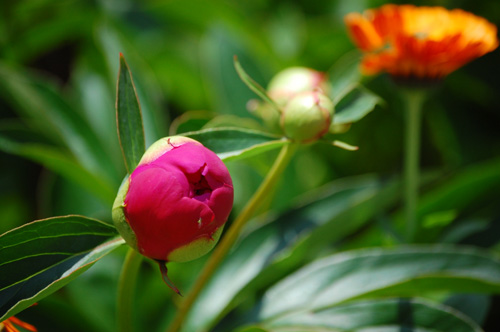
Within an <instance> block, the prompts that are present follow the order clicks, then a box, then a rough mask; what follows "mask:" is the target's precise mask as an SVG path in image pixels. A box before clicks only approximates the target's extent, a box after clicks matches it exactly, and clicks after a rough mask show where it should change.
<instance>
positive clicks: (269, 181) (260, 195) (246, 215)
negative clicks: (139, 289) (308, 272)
mask: <svg viewBox="0 0 500 332" xmlns="http://www.w3.org/2000/svg"><path fill="white" fill-rule="evenodd" d="M296 148H297V145H296V144H293V143H289V144H286V145H285V146H283V148H282V149H281V151H280V154H279V155H278V157H277V158H276V160H275V162H274V164H273V166H272V167H271V169H270V170H269V173H268V174H267V176H266V178H265V179H264V181H263V182H262V183H261V185H260V186H259V188H258V189H257V191H256V192H255V193H254V195H253V196H252V198H251V199H250V201H248V203H247V205H246V206H245V207H244V208H243V210H242V211H241V213H240V215H239V216H238V217H237V218H236V219H235V220H234V222H233V224H232V225H231V227H230V228H229V229H228V230H227V233H226V234H225V235H224V237H223V238H222V239H221V241H220V243H219V244H218V245H217V247H216V248H215V249H214V252H213V254H212V255H211V256H210V258H209V259H208V261H207V263H206V264H205V267H204V268H203V270H202V271H201V274H200V276H199V277H198V279H197V280H196V282H195V284H194V286H193V288H192V289H191V290H190V292H189V294H188V295H187V297H186V299H185V300H184V301H182V303H181V306H180V307H179V309H178V311H177V314H176V316H175V317H174V320H173V321H172V324H171V325H170V328H169V329H168V332H176V331H178V330H179V328H180V327H181V325H182V323H183V321H184V319H185V317H186V315H187V314H188V313H189V310H190V309H191V307H192V306H193V304H194V302H195V301H196V299H197V298H198V295H199V294H200V293H201V291H202V290H203V287H204V286H205V284H206V283H207V282H208V280H209V279H210V277H211V276H212V275H213V273H214V272H215V270H216V269H217V267H218V266H219V264H220V263H221V262H222V260H223V259H224V257H226V254H227V253H228V252H229V249H231V247H232V245H233V244H234V242H235V241H236V240H237V239H238V236H239V235H240V232H241V230H242V229H243V226H244V225H245V224H246V222H247V221H248V220H249V219H250V218H251V217H252V216H253V214H254V213H255V212H256V210H257V209H258V208H259V206H260V204H261V203H262V202H264V201H265V197H266V195H268V194H269V193H270V192H272V190H271V189H272V188H273V186H275V185H276V183H277V181H278V180H279V177H280V175H281V174H282V173H283V171H284V169H285V168H286V166H287V164H288V162H289V161H290V158H291V157H292V155H293V153H294V152H295V150H296Z"/></svg>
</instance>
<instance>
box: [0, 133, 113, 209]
mask: <svg viewBox="0 0 500 332" xmlns="http://www.w3.org/2000/svg"><path fill="white" fill-rule="evenodd" d="M0 150H2V151H4V152H7V153H11V154H15V155H18V156H21V157H24V158H27V159H30V160H32V161H35V162H37V163H40V164H41V165H43V166H44V167H46V168H47V169H49V170H51V171H53V172H55V173H57V174H59V175H61V176H63V177H65V178H66V179H68V180H70V181H72V182H74V183H76V184H78V185H80V186H81V187H82V188H85V189H86V190H87V191H89V192H90V193H92V194H94V195H96V196H97V197H99V198H100V199H101V200H102V201H103V202H106V203H109V204H113V201H114V197H115V195H116V192H115V190H114V189H113V186H112V185H111V184H110V183H108V182H107V181H105V180H103V179H101V178H99V177H97V176H95V175H94V174H92V173H90V172H89V171H87V170H86V169H85V168H83V167H82V166H81V165H80V164H79V163H78V162H77V161H76V160H74V159H72V158H71V157H70V156H69V155H68V153H65V152H63V151H60V150H59V149H57V148H53V147H50V146H47V145H42V144H36V143H24V144H22V143H17V142H13V141H11V140H9V139H7V138H5V137H2V135H0Z"/></svg>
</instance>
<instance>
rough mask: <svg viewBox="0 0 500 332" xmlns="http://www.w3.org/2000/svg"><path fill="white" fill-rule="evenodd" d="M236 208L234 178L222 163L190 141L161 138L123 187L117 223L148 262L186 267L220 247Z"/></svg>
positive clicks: (116, 207)
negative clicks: (226, 227)
mask: <svg viewBox="0 0 500 332" xmlns="http://www.w3.org/2000/svg"><path fill="white" fill-rule="evenodd" d="M232 205H233V186H232V181H231V176H230V175H229V172H228V170H227V168H226V166H225V165H224V163H223V162H222V161H221V160H220V159H219V157H218V156H217V155H216V154H215V153H213V152H212V151H210V150H209V149H207V148H205V147H204V146H203V145H202V144H201V143H199V142H197V141H195V140H193V139H190V138H186V137H180V136H173V137H166V138H162V139H160V140H159V141H157V142H156V143H154V144H153V145H152V146H151V147H150V148H149V149H148V150H147V151H146V152H145V154H144V155H143V157H142V159H141V161H140V162H139V165H138V166H137V168H136V169H135V170H134V171H133V172H132V174H131V175H130V176H129V177H128V178H127V179H126V180H125V181H124V183H123V184H122V186H121V187H120V190H119V192H118V195H117V197H116V200H115V203H114V204H113V221H114V223H115V226H116V228H117V229H118V231H119V232H120V234H121V235H122V236H123V238H124V239H125V241H126V242H127V243H128V244H129V245H130V246H132V247H133V248H135V249H136V250H138V251H139V252H140V253H141V254H143V255H144V256H146V257H149V258H152V259H155V260H158V261H169V262H171V261H174V262H183V261H189V260H193V259H195V258H198V257H200V256H202V255H204V254H206V253H207V252H208V251H210V250H211V249H212V248H213V247H214V246H215V244H216V243H217V241H218V239H219V237H220V234H221V232H222V228H223V225H224V223H225V222H226V220H227V218H228V216H229V213H230V212H231V208H232Z"/></svg>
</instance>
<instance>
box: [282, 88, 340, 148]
mask: <svg viewBox="0 0 500 332" xmlns="http://www.w3.org/2000/svg"><path fill="white" fill-rule="evenodd" d="M333 113H334V110H333V102H332V101H331V100H330V98H328V97H327V96H326V95H325V94H323V93H322V92H321V91H318V90H314V91H306V92H302V93H299V94H297V95H295V96H294V97H293V98H292V99H291V100H290V101H289V102H288V103H287V104H286V105H285V107H284V108H283V113H282V115H281V127H282V128H283V132H284V133H285V135H286V136H287V137H289V138H291V139H293V140H296V141H299V142H303V143H308V142H312V141H314V140H317V139H319V138H320V137H321V136H323V135H324V134H326V133H327V132H328V128H329V127H330V124H331V122H332V118H333Z"/></svg>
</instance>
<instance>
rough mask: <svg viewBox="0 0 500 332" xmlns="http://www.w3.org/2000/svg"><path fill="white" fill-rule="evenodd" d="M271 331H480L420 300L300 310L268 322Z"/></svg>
mask: <svg viewBox="0 0 500 332" xmlns="http://www.w3.org/2000/svg"><path fill="white" fill-rule="evenodd" d="M263 327H264V328H266V330H270V331H285V330H286V331H298V330H299V329H302V331H319V330H320V331H325V329H326V331H339V332H341V331H345V332H347V331H370V330H373V331H384V332H389V331H394V332H397V331H415V330H417V331H432V332H448V331H453V332H480V331H482V330H481V328H480V327H479V326H478V325H477V324H476V323H474V322H473V321H472V320H471V319H470V318H468V317H467V316H465V315H464V314H462V313H461V312H459V311H457V310H454V309H453V308H451V307H448V306H445V305H441V304H438V303H433V302H430V301H426V300H420V299H413V300H409V299H383V300H373V301H362V302H354V303H350V304H344V305H340V306H336V307H333V308H329V309H323V310H317V311H300V312H294V313H292V314H289V315H286V316H283V317H280V318H278V319H276V320H273V321H270V322H269V323H265V324H264V326H263Z"/></svg>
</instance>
